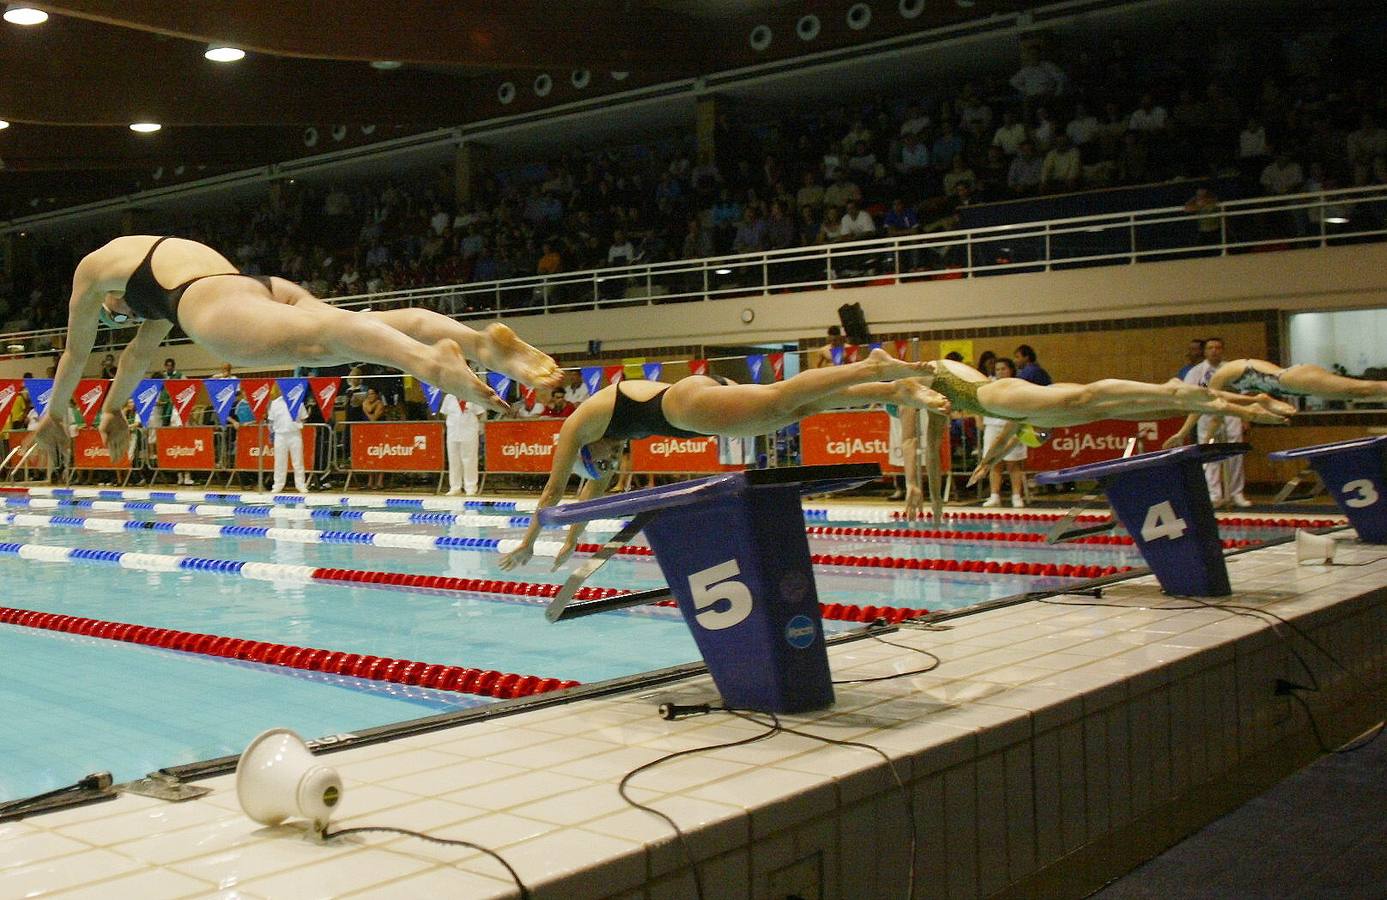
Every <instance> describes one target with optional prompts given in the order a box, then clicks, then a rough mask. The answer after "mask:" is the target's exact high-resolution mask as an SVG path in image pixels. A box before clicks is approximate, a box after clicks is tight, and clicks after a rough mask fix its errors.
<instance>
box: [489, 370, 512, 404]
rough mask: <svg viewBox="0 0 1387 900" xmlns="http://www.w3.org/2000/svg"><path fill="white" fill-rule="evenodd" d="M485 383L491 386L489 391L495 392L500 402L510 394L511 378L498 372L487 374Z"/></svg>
mask: <svg viewBox="0 0 1387 900" xmlns="http://www.w3.org/2000/svg"><path fill="white" fill-rule="evenodd" d="M486 383H487V384H489V385H491V389H492V390H493V391H495V392H496V396H498V397H500V398H501V399H502V400H504V399H506V395H507V394H509V393H510V385H511V377H510V376H509V375H502V374H501V373H500V372H487V373H486Z"/></svg>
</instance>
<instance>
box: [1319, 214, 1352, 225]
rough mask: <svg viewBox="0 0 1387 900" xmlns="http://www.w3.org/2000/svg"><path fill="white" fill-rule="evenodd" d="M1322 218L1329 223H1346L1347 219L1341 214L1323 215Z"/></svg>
mask: <svg viewBox="0 0 1387 900" xmlns="http://www.w3.org/2000/svg"><path fill="white" fill-rule="evenodd" d="M1324 220H1325V221H1326V222H1328V223H1329V224H1330V225H1347V224H1348V219H1346V218H1344V217H1343V216H1325V217H1324Z"/></svg>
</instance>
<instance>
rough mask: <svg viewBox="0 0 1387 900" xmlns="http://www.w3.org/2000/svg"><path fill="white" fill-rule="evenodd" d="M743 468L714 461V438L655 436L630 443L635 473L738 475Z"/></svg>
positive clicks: (716, 459)
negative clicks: (724, 473)
mask: <svg viewBox="0 0 1387 900" xmlns="http://www.w3.org/2000/svg"><path fill="white" fill-rule="evenodd" d="M745 468H746V466H724V465H722V464H720V463H719V462H718V439H717V438H715V437H707V436H703V435H699V436H698V437H689V438H674V437H663V436H657V437H648V438H642V439H640V440H636V441H632V442H631V469H632V471H635V472H740V471H741V470H742V469H745Z"/></svg>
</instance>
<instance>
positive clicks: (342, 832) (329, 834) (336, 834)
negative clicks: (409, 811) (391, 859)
mask: <svg viewBox="0 0 1387 900" xmlns="http://www.w3.org/2000/svg"><path fill="white" fill-rule="evenodd" d="M368 832H380V833H384V834H403V835H405V836H406V837H414V838H419V839H420V840H423V841H432V842H433V843H435V844H446V845H447V846H449V847H466V848H467V849H469V850H480V851H481V852H482V853H485V854H486V855H487V856H490V857H491V858H492V859H494V860H496V861H497V862H498V863H500V864H501V865H502V866H504V867H505V869H506V871H507V872H509V873H510V877H511V879H512V880H514V881H515V886H516V887H517V888H519V889H520V898H521V900H529V898H530V889H529V888H527V887H525V882H523V881H521V880H520V875H519V873H517V872H516V871H515V869H513V868H511V864H510V863H508V862H506V861H505V859H503V858H502V857H501V854H499V853H497V852H496V851H495V850H490V849H488V848H486V847H483V846H482V845H481V844H474V843H472V842H471V841H456V840H452V839H451V838H441V837H434V836H433V835H431V834H424V833H423V832H422V831H410V830H409V829H408V828H392V827H390V826H388V825H363V826H361V827H359V828H341V829H338V830H337V831H325V832H323V840H325V841H330V840H332V839H333V838H340V837H345V836H346V835H349V834H366V833H368Z"/></svg>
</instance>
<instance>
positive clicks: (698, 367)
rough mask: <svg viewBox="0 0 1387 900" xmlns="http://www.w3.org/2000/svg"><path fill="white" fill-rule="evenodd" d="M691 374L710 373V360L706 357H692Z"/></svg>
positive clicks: (690, 363)
mask: <svg viewBox="0 0 1387 900" xmlns="http://www.w3.org/2000/svg"><path fill="white" fill-rule="evenodd" d="M689 374H690V375H707V374H708V360H706V359H691V360H689Z"/></svg>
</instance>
